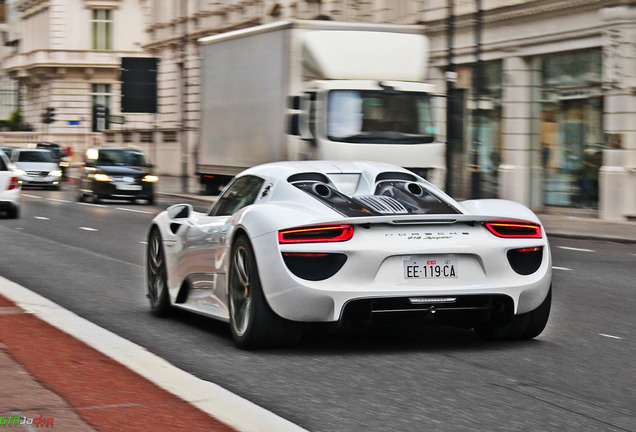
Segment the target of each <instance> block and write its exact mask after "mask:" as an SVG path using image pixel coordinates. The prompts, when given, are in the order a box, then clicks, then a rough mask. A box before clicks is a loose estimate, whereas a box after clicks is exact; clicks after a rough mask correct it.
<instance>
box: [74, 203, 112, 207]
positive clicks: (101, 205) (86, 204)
mask: <svg viewBox="0 0 636 432" xmlns="http://www.w3.org/2000/svg"><path fill="white" fill-rule="evenodd" d="M78 204H80V205H85V206H93V207H101V208H106V206H105V205H103V204H93V203H85V202H78Z"/></svg>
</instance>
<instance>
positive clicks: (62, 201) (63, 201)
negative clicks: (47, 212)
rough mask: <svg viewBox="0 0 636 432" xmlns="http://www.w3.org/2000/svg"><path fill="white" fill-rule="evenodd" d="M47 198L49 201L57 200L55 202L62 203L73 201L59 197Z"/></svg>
mask: <svg viewBox="0 0 636 432" xmlns="http://www.w3.org/2000/svg"><path fill="white" fill-rule="evenodd" d="M47 200H49V201H55V202H61V203H70V202H71V201H69V200H64V199H57V198H47Z"/></svg>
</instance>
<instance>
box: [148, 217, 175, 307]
mask: <svg viewBox="0 0 636 432" xmlns="http://www.w3.org/2000/svg"><path fill="white" fill-rule="evenodd" d="M166 272H167V270H166V258H165V253H164V250H163V243H162V239H161V233H160V232H159V230H158V229H157V228H154V229H153V230H152V231H151V232H150V235H149V236H148V249H147V252H146V290H147V295H148V300H149V301H150V312H151V313H152V314H153V315H155V316H159V317H163V316H167V315H169V314H170V311H171V309H172V307H171V305H170V296H169V293H168V278H167V276H166Z"/></svg>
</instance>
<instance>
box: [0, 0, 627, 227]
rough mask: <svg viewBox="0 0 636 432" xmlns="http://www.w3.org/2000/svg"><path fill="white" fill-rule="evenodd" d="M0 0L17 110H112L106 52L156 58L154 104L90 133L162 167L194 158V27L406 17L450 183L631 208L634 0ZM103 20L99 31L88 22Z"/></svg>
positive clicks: (69, 117)
mask: <svg viewBox="0 0 636 432" xmlns="http://www.w3.org/2000/svg"><path fill="white" fill-rule="evenodd" d="M14 3H15V4H16V6H17V9H18V11H19V12H20V13H21V16H22V21H23V22H22V24H21V25H22V29H23V30H22V31H23V34H24V43H22V42H21V44H20V45H19V49H18V55H16V56H14V57H13V58H10V59H9V61H8V62H5V68H6V69H7V70H8V71H9V73H10V74H11V76H12V77H14V78H15V79H17V80H18V81H19V82H20V83H21V84H22V85H23V87H24V88H25V90H24V92H23V93H24V106H25V112H26V113H28V117H29V118H31V119H34V121H37V118H38V116H39V114H40V112H41V110H42V109H43V107H45V106H48V105H47V104H52V103H55V106H56V108H59V109H58V111H57V113H56V116H59V117H60V118H61V119H63V120H64V121H61V122H59V123H53V124H51V126H50V127H51V128H52V129H54V130H55V129H60V130H62V129H65V130H68V129H73V128H75V127H77V124H76V123H74V124H73V125H71V123H70V122H71V121H73V120H74V119H78V118H80V119H81V118H82V116H86V113H87V112H89V111H90V106H91V104H95V103H109V104H110V106H111V113H114V114H117V113H118V105H117V104H118V99H117V98H118V91H119V88H118V79H117V67H118V65H119V63H118V61H117V60H116V59H117V58H119V57H121V56H125V55H134V54H138V55H146V56H150V57H156V58H158V59H159V66H158V113H157V114H154V115H142V114H138V115H126V116H125V117H126V123H125V124H111V125H110V129H109V130H108V131H106V133H105V135H104V136H105V140H106V141H107V142H110V143H122V144H135V145H140V146H142V147H145V148H146V149H147V150H148V151H149V153H150V155H151V157H152V159H153V161H154V162H155V164H156V165H157V166H158V168H159V170H160V172H162V173H163V174H172V175H184V176H185V175H192V174H193V173H194V166H195V163H196V157H197V151H198V150H197V149H198V141H199V136H198V131H199V76H200V75H199V64H200V53H199V45H198V42H197V41H198V39H199V38H201V37H204V36H208V35H213V34H218V33H223V32H226V31H230V30H235V29H241V28H245V27H249V26H254V25H258V24H265V23H269V22H274V21H279V20H283V19H292V18H293V19H331V20H339V21H354V22H355V21H358V22H377V23H393V24H416V23H417V24H424V25H425V26H426V34H427V35H428V36H429V38H430V41H431V53H430V62H431V65H430V70H429V80H430V81H431V82H433V83H434V84H436V85H437V86H438V88H439V89H440V94H445V93H449V97H448V98H445V97H440V98H437V99H436V101H435V106H436V111H437V116H436V118H437V124H436V126H437V133H438V136H439V137H440V139H441V140H448V142H449V146H448V153H449V159H448V160H449V171H450V175H449V177H448V179H449V183H448V188H449V189H451V191H452V193H453V195H456V196H458V197H462V198H470V197H471V196H480V197H499V198H506V199H512V200H515V201H518V202H522V203H524V204H527V205H529V206H530V207H532V208H534V209H540V208H543V207H546V206H552V207H566V208H590V209H593V210H598V214H599V216H600V217H601V218H604V219H610V220H624V219H627V218H629V217H632V216H635V215H636V122H635V121H634V119H635V118H636V1H635V0H533V1H527V0H304V1H302V0H279V1H274V0H225V1H214V0H178V1H177V0H137V1H133V0H101V1H100V0H14ZM71 10H73V11H74V12H71ZM100 10H101V11H102V12H100ZM104 11H110V12H104ZM69 13H73V14H74V15H72V16H73V19H65V18H64V17H66V16H68V14H69ZM450 17H452V20H451V19H449V18H450ZM68 23H75V24H68ZM108 23H112V24H110V25H111V30H112V34H111V37H112V42H111V43H112V44H111V45H109V46H104V45H103V43H104V42H103V41H102V39H100V38H99V37H97V35H98V33H99V32H100V31H102V32H103V26H106V28H108V25H109V24H108ZM67 27H68V28H67ZM120 29H123V30H121V31H120ZM46 35H48V36H46ZM115 35H116V36H115ZM27 38H30V39H32V41H31V42H28V43H27ZM21 40H22V38H21ZM449 40H450V41H451V42H452V44H451V45H450V47H449ZM71 42H72V43H71ZM91 44H92V45H91ZM100 44H102V45H100ZM108 47H110V48H108ZM142 51H143V53H142ZM449 54H451V55H449ZM255 73H257V71H255ZM447 88H448V90H450V91H449V92H447ZM447 105H449V106H450V107H451V108H452V109H451V110H450V113H451V115H450V116H449V118H450V120H449V122H448V124H449V126H450V127H449V128H448V129H447V127H446V124H447V121H446V119H447V111H448V110H447V109H446V107H447ZM82 113H84V114H82ZM80 124H84V123H82V122H80ZM84 127H86V125H85V126H84ZM447 131H448V132H449V136H448V137H447V136H446V135H447Z"/></svg>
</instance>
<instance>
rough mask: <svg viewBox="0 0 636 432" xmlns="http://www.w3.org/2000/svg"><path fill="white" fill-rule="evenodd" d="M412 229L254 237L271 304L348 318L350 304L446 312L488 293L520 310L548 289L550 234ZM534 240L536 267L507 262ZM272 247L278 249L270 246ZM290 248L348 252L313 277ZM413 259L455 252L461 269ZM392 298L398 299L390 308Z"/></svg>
mask: <svg viewBox="0 0 636 432" xmlns="http://www.w3.org/2000/svg"><path fill="white" fill-rule="evenodd" d="M406 229H407V228H402V227H400V228H395V231H396V232H395V233H393V234H395V235H394V236H391V237H388V238H384V237H383V238H382V242H377V241H375V240H377V238H376V239H375V240H374V239H373V238H372V237H373V236H374V235H376V234H377V233H376V234H374V233H373V232H372V231H373V230H372V229H369V230H360V231H361V232H358V233H357V237H358V238H357V240H356V239H352V240H351V241H349V242H342V243H330V244H324V245H306V244H305V245H293V246H288V245H285V247H284V248H281V246H280V245H278V244H277V241H276V238H275V237H276V236H275V235H272V236H270V235H265V236H261V237H258V238H256V239H252V241H253V243H254V249H255V253H256V258H257V262H258V264H259V269H262V270H261V271H260V276H261V282H262V286H263V291H264V293H265V296H266V298H267V300H268V302H269V305H270V306H271V307H272V309H273V310H274V311H275V312H276V313H277V314H278V315H280V316H282V317H283V318H286V319H290V320H294V321H316V322H333V321H339V320H342V319H346V317H347V313H345V311H346V310H349V309H350V308H351V307H354V309H356V308H358V309H359V308H360V307H362V308H363V309H365V308H366V309H365V310H366V312H365V313H371V314H373V315H378V316H379V315H382V314H386V315H387V316H388V315H390V314H393V315H395V314H398V315H400V314H402V313H404V314H406V313H418V312H421V313H422V314H424V313H430V307H431V306H434V309H433V310H435V309H438V310H440V309H446V310H445V311H444V313H443V314H447V312H451V309H453V307H452V306H453V305H457V304H461V303H464V302H468V305H467V306H466V307H468V308H480V307H483V306H484V305H483V304H481V303H480V304H475V305H472V304H470V303H471V301H472V300H475V299H476V298H477V297H475V296H482V300H480V301H483V302H485V303H487V304H488V308H491V309H492V310H494V309H497V308H501V304H503V303H508V306H506V307H507V308H508V309H509V312H510V313H511V314H521V313H525V312H529V311H531V310H534V309H535V308H537V307H538V306H539V305H540V304H541V302H542V301H543V300H544V299H545V297H546V296H547V294H548V291H549V289H550V285H551V279H552V260H551V255H550V250H549V246H548V243H547V240H546V239H545V238H543V239H532V240H529V239H522V240H511V241H508V242H502V240H501V239H495V238H494V236H491V235H490V234H489V233H486V232H485V230H483V229H482V228H481V227H472V228H471V227H466V228H463V230H462V232H460V233H459V235H458V236H456V238H454V237H453V236H452V235H439V234H438V233H437V232H436V233H434V234H435V235H434V236H432V237H431V239H430V240H423V239H414V240H408V239H407V238H406V237H404V238H401V237H399V236H398V235H397V234H399V232H401V231H403V230H406ZM408 229H410V228H408ZM385 231H386V230H385ZM463 233H467V234H463ZM447 234H448V233H447ZM383 235H384V234H383ZM365 237H367V238H365ZM490 237H492V238H490ZM476 245H478V248H477V247H476ZM530 245H532V246H540V247H541V248H542V254H543V256H542V259H541V264H540V265H539V266H538V268H537V269H536V271H534V272H532V274H528V275H523V274H519V273H517V272H516V271H515V270H514V269H513V268H512V266H511V265H510V264H509V262H508V259H507V257H506V253H507V251H509V250H512V249H515V248H523V247H527V246H530ZM319 248H320V250H318V249H319ZM281 249H283V250H282V251H281ZM274 250H277V251H278V253H272V252H271V251H274ZM288 250H294V251H297V252H302V253H305V252H316V251H318V252H324V253H342V254H346V255H347V261H346V262H345V264H344V265H343V266H342V268H341V269H340V270H338V271H337V272H336V273H335V274H334V275H333V276H331V277H328V278H326V279H324V280H307V279H305V278H301V277H298V276H296V275H295V274H293V272H292V271H290V269H289V268H288V265H286V264H285V261H284V258H283V257H282V252H285V251H288ZM261 251H262V252H261ZM406 251H408V253H406ZM414 260H419V261H420V262H421V261H422V260H423V262H425V263H426V262H434V261H438V262H439V261H441V262H444V261H446V260H449V261H451V262H453V263H455V264H456V269H455V270H456V271H457V276H456V277H449V278H437V279H433V278H409V277H407V274H406V273H407V270H406V267H407V265H408V263H411V262H413V261H414ZM264 269H266V270H264ZM483 296H485V297H483ZM440 299H441V300H440ZM451 299H453V300H451ZM483 299H485V300H483ZM447 302H450V303H448V304H447ZM478 303H479V302H478ZM390 304H397V305H398V306H396V308H395V310H385V309H387V308H388V307H389V306H387V305H390ZM352 305H358V306H352ZM360 305H364V306H360ZM447 306H448V307H447ZM376 309H377V310H376ZM400 309H402V310H400ZM471 310H472V312H476V311H477V309H466V310H464V311H462V310H461V309H457V308H455V309H454V310H452V312H453V313H454V314H456V315H463V314H464V315H465V314H468V312H469V311H471ZM472 312H471V313H472ZM438 316H441V314H438Z"/></svg>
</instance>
